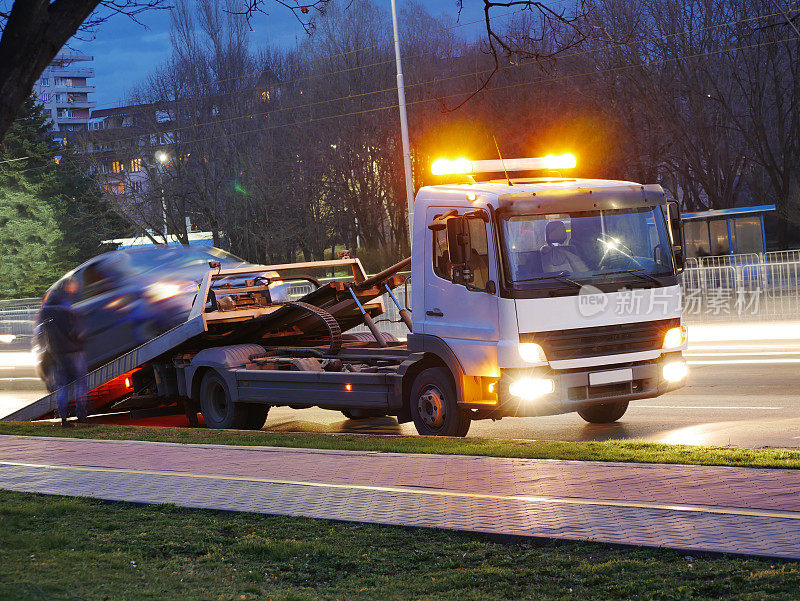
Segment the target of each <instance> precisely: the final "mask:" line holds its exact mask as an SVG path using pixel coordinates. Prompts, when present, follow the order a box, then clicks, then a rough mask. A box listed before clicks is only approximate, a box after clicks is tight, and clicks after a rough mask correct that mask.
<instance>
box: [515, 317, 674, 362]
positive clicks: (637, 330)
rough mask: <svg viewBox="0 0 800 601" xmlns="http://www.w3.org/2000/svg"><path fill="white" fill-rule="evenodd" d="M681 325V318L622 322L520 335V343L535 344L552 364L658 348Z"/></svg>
mask: <svg viewBox="0 0 800 601" xmlns="http://www.w3.org/2000/svg"><path fill="white" fill-rule="evenodd" d="M679 325H680V318H678V317H675V318H673V319H659V320H658V321H644V322H639V323H624V324H618V325H612V326H597V327H593V328H576V329H571V330H553V331H552V332H537V333H536V334H520V342H536V343H538V344H540V345H541V346H542V348H543V349H544V352H545V353H546V354H547V358H548V359H549V360H551V361H562V360H564V359H582V358H584V357H599V356H601V355H622V354H624V353H639V352H641V351H651V350H654V349H659V348H661V343H662V341H663V340H664V333H665V332H666V331H667V330H668V329H670V328H674V327H676V326H679Z"/></svg>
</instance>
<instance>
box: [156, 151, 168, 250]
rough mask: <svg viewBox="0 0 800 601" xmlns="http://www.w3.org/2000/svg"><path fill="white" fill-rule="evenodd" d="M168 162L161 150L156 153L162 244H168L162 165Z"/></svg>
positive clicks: (166, 155)
mask: <svg viewBox="0 0 800 601" xmlns="http://www.w3.org/2000/svg"><path fill="white" fill-rule="evenodd" d="M168 160H169V155H168V154H167V153H166V152H164V151H163V150H159V151H158V152H156V161H158V165H159V168H158V183H159V184H160V185H161V215H162V217H163V218H164V244H169V240H168V239H167V200H166V198H165V197H164V164H165V163H166V162H167V161H168Z"/></svg>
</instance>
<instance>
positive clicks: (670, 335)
mask: <svg viewBox="0 0 800 601" xmlns="http://www.w3.org/2000/svg"><path fill="white" fill-rule="evenodd" d="M686 334H687V332H686V326H678V327H675V328H670V329H669V330H667V331H666V333H665V334H664V342H663V343H662V344H661V348H664V349H673V348H679V347H681V346H683V345H684V344H685V343H686Z"/></svg>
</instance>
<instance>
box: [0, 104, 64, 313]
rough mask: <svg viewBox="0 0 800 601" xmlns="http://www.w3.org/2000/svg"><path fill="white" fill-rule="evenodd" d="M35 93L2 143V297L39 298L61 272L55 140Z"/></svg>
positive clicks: (0, 199)
mask: <svg viewBox="0 0 800 601" xmlns="http://www.w3.org/2000/svg"><path fill="white" fill-rule="evenodd" d="M46 131H47V126H46V122H45V118H44V116H43V115H42V111H41V108H40V107H39V106H37V105H36V103H35V101H34V99H33V98H32V97H31V98H29V99H28V100H27V101H26V102H25V105H24V106H23V108H22V110H21V111H20V114H19V115H18V116H17V119H16V120H15V121H14V123H13V124H12V126H11V129H10V130H9V132H8V135H7V136H6V138H5V140H4V142H3V145H2V147H0V282H2V285H0V297H2V298H20V297H29V296H39V295H41V294H42V292H44V290H45V289H47V287H48V286H49V285H50V284H51V283H52V282H53V281H54V280H56V279H57V278H58V277H59V276H60V275H61V273H63V271H62V270H61V266H60V265H59V264H58V261H57V260H56V257H57V255H58V251H59V246H60V245H61V243H62V239H63V236H62V232H61V230H60V228H59V224H58V221H57V220H56V214H55V211H54V209H53V198H54V194H55V191H56V188H57V176H56V167H57V166H56V164H55V160H54V156H55V153H56V146H55V144H54V143H53V142H52V141H51V140H49V139H48V138H47V137H46Z"/></svg>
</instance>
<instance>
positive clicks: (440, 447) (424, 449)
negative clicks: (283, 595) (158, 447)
mask: <svg viewBox="0 0 800 601" xmlns="http://www.w3.org/2000/svg"><path fill="white" fill-rule="evenodd" d="M2 434H18V435H25V436H61V437H70V438H87V439H106V440H146V441H154V442H175V443H194V444H220V445H242V446H272V447H292V448H311V449H336V450H349V451H381V452H392V453H440V454H444V455H482V456H488V457H519V458H528V459H573V460H579V461H626V462H643V463H680V464H694V465H727V466H735V467H763V468H790V469H795V468H800V451H796V450H791V449H743V448H738V447H704V446H686V445H667V444H657V443H650V442H642V441H636V440H628V441H604V442H553V441H536V440H534V441H525V440H485V439H479V438H465V439H455V438H435V437H421V436H366V435H353V434H318V433H283V432H263V431H259V432H243V431H231V430H210V429H207V428H158V427H149V426H116V425H91V426H81V427H76V428H67V429H62V428H61V427H60V426H59V425H56V424H51V423H27V422H25V423H23V422H16V423H15V422H5V423H0V435H2Z"/></svg>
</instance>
